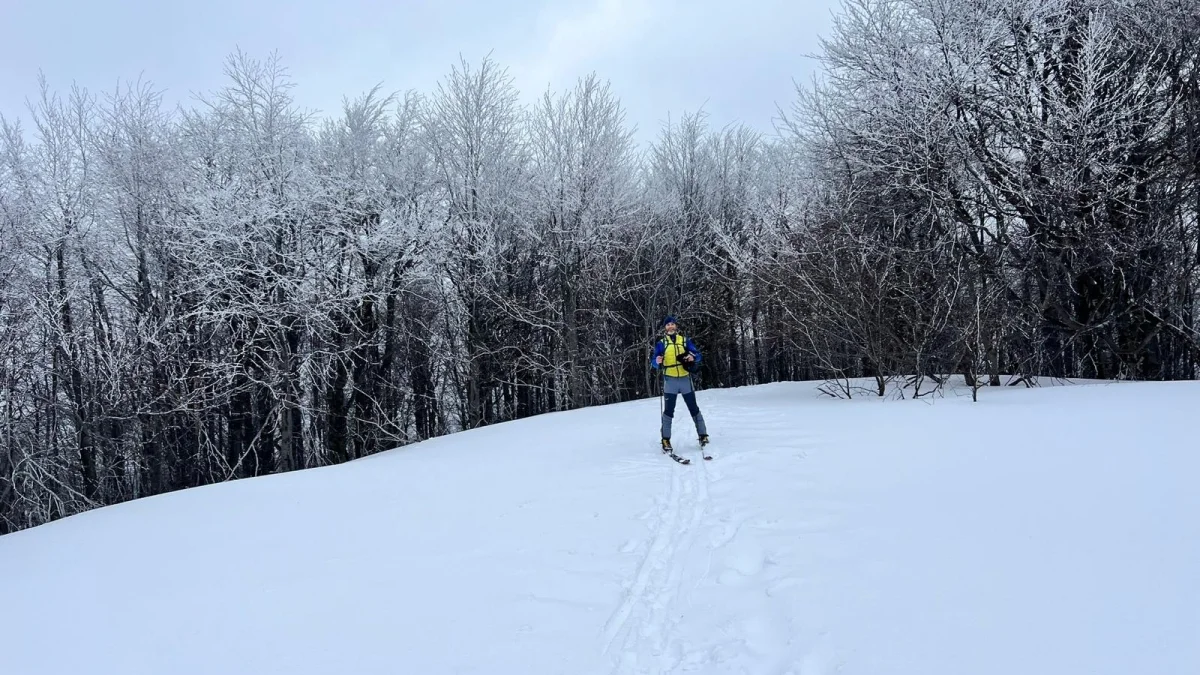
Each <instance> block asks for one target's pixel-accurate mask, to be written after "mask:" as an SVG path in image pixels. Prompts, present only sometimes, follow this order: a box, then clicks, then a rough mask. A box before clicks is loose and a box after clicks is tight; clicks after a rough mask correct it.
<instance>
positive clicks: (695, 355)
mask: <svg viewBox="0 0 1200 675" xmlns="http://www.w3.org/2000/svg"><path fill="white" fill-rule="evenodd" d="M663 330H664V333H665V334H664V335H663V337H662V338H660V339H659V340H658V342H657V343H655V345H654V356H653V357H652V359H651V367H652V368H654V369H655V370H659V369H661V370H662V382H663V385H662V386H663V398H665V399H666V408H665V409H664V410H663V413H662V449H663V452H673V450H672V448H671V422H672V421H673V420H674V418H675V398H676V397H677V396H679V395H680V394H682V395H683V401H684V403H686V404H687V408H688V412H689V413H691V415H692V422H693V423H694V424H695V425H696V433H697V434H698V435H699V437H700V445H701V446H704V445H707V444H708V429H707V428H706V427H705V425H704V415H702V414H701V413H700V406H699V405H697V404H696V391H695V390H694V389H693V388H692V374H691V373H690V372H689V371H690V370H691V368H692V367H693V366H695V365H696V364H698V363H700V358H701V357H700V350H699V349H697V348H696V345H695V344H694V343H693V342H692V340H691V338H688V337H685V336H683V335H680V334H679V325H678V324H677V323H676V321H675V317H673V316H668V317H666V319H664V320H663Z"/></svg>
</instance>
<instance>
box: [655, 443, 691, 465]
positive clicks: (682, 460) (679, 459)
mask: <svg viewBox="0 0 1200 675" xmlns="http://www.w3.org/2000/svg"><path fill="white" fill-rule="evenodd" d="M660 449H661V450H662V452H663V454H664V455H666V456H668V457H670V458H671V459H673V460H675V461H676V462H679V463H680V464H691V463H692V460H690V459H688V458H687V457H680V456H679V455H677V454H675V451H674V450H668V449H666V448H662V447H661V446H660Z"/></svg>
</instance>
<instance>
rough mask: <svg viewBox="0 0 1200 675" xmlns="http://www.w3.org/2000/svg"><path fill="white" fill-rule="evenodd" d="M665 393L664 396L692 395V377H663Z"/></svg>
mask: <svg viewBox="0 0 1200 675" xmlns="http://www.w3.org/2000/svg"><path fill="white" fill-rule="evenodd" d="M663 393H664V394H690V393H692V376H691V375H688V376H687V377H671V376H670V375H663Z"/></svg>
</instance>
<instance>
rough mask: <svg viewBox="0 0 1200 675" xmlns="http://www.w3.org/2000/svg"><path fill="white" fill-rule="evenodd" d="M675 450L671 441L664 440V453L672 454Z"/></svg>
mask: <svg viewBox="0 0 1200 675" xmlns="http://www.w3.org/2000/svg"><path fill="white" fill-rule="evenodd" d="M674 450H675V449H674V448H672V447H671V439H669V438H664V439H662V451H663V452H664V453H666V454H668V455H669V454H671V453H672V452H673V451H674Z"/></svg>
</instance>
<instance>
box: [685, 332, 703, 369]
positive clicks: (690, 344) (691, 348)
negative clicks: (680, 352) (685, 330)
mask: <svg viewBox="0 0 1200 675" xmlns="http://www.w3.org/2000/svg"><path fill="white" fill-rule="evenodd" d="M687 350H688V351H689V352H691V353H693V354H695V355H696V363H700V358H701V357H700V348H699V347H697V346H696V343H695V342H692V338H688V339H687Z"/></svg>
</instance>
